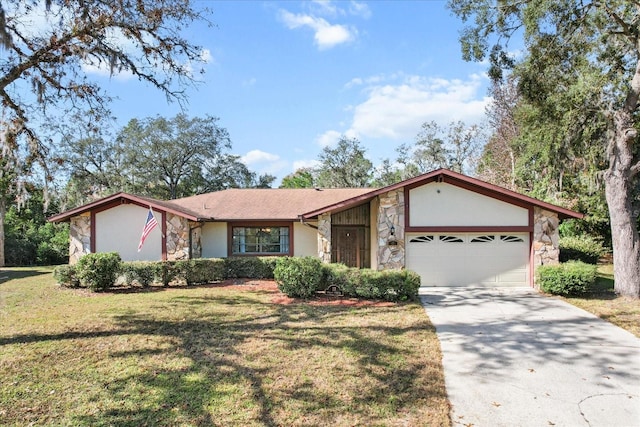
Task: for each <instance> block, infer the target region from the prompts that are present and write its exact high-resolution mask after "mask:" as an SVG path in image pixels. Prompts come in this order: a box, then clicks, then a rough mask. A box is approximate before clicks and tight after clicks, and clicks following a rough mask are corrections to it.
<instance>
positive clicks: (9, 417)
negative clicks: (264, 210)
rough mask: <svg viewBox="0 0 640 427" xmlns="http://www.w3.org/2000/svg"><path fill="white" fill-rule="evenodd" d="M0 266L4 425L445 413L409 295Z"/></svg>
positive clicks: (426, 334)
mask: <svg viewBox="0 0 640 427" xmlns="http://www.w3.org/2000/svg"><path fill="white" fill-rule="evenodd" d="M0 276H8V279H3V280H0V373H1V374H0V425H27V424H30V423H33V424H36V425H87V426H88V425H91V426H100V425H104V426H106V425H131V426H142V425H148V426H156V425H171V426H175V425H184V426H190V425H243V426H251V425H254V426H262V425H264V426H275V425H305V426H307V425H339V426H340V425H344V426H346V425H349V426H352V425H432V426H438V425H450V421H449V415H448V414H449V403H448V400H447V397H446V391H445V387H444V378H443V373H442V367H441V355H440V350H439V344H438V341H437V338H436V335H435V331H434V329H433V327H432V325H431V324H430V322H429V320H428V318H427V316H426V314H425V312H424V309H423V308H422V307H421V306H420V305H419V304H418V303H409V304H387V305H382V306H340V305H326V304H325V305H322V304H321V305H311V304H307V303H302V302H294V303H290V304H282V303H280V302H281V301H280V299H281V298H280V294H279V293H278V292H277V291H274V290H272V289H266V288H265V287H264V286H253V285H245V287H244V288H240V287H237V286H230V287H215V286H203V287H190V288H187V287H177V288H170V289H163V288H151V289H150V290H148V291H144V292H133V293H124V292H122V293H117V292H114V293H103V294H92V293H90V292H87V291H82V290H70V289H63V288H59V287H58V286H56V285H55V284H54V281H53V279H52V277H51V270H50V269H46V268H32V269H25V268H22V269H9V270H3V271H2V272H1V273H0Z"/></svg>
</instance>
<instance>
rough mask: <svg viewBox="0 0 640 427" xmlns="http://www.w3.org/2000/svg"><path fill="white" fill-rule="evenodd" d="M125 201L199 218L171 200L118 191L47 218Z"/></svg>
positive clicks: (63, 218) (58, 218)
mask: <svg viewBox="0 0 640 427" xmlns="http://www.w3.org/2000/svg"><path fill="white" fill-rule="evenodd" d="M127 203H132V204H136V205H139V206H146V207H149V208H151V209H155V210H157V211H164V212H169V213H173V214H175V215H179V216H182V217H184V218H187V219H190V220H192V221H198V220H199V217H198V215H197V213H195V212H192V211H189V210H188V209H184V208H182V207H180V206H176V205H175V204H174V203H172V202H171V201H164V200H157V199H152V198H151V197H143V196H137V195H134V194H129V193H124V192H120V193H116V194H112V195H110V196H107V197H104V198H102V199H99V200H96V201H93V202H91V203H87V204H86V205H82V206H79V207H77V208H74V209H70V210H68V211H65V212H62V213H60V214H57V215H53V216H52V217H50V218H49V221H50V222H63V221H68V220H69V219H71V218H72V217H74V216H78V215H81V214H83V213H86V212H91V211H100V210H104V209H108V208H110V207H112V206H115V205H119V204H127Z"/></svg>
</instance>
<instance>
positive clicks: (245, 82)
mask: <svg viewBox="0 0 640 427" xmlns="http://www.w3.org/2000/svg"><path fill="white" fill-rule="evenodd" d="M257 82H258V80H257V79H256V78H255V77H251V78H250V79H247V80H243V82H242V86H244V87H250V86H253V85H255V84H256V83H257Z"/></svg>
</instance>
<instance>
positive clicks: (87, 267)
mask: <svg viewBox="0 0 640 427" xmlns="http://www.w3.org/2000/svg"><path fill="white" fill-rule="evenodd" d="M120 262H121V259H120V255H118V253H117V252H106V253H95V254H87V255H84V256H83V257H82V258H80V259H79V260H78V263H77V264H76V271H77V276H78V279H79V280H80V285H81V286H83V287H87V288H89V289H91V290H93V291H99V290H105V289H109V288H110V287H112V286H113V284H114V283H115V281H116V279H117V278H118V274H119V272H120Z"/></svg>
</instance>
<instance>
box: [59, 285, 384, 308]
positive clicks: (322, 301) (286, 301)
mask: <svg viewBox="0 0 640 427" xmlns="http://www.w3.org/2000/svg"><path fill="white" fill-rule="evenodd" d="M202 287H206V288H221V289H233V290H239V291H257V292H263V293H270V294H273V297H272V298H271V303H272V304H280V305H291V304H309V305H318V306H344V307H393V306H395V305H396V303H393V302H389V301H378V300H367V299H360V298H351V297H344V296H334V295H322V294H318V295H316V296H313V297H311V298H309V299H302V298H289V297H288V296H286V295H285V294H283V293H282V292H280V290H279V289H278V284H277V283H276V282H275V281H274V280H257V279H229V280H224V281H222V282H217V283H209V284H206V285H192V286H185V285H178V286H169V287H163V286H158V285H152V286H149V287H146V288H142V287H138V286H123V287H117V288H112V289H109V290H107V291H104V292H92V291H90V290H88V289H69V290H70V291H72V292H75V293H77V294H80V295H82V296H85V297H99V296H101V295H108V294H113V293H142V292H162V291H170V290H172V289H184V288H202Z"/></svg>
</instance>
